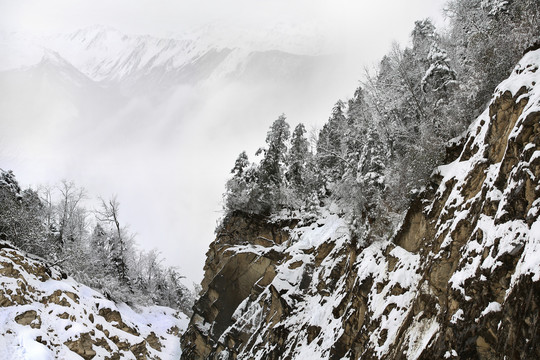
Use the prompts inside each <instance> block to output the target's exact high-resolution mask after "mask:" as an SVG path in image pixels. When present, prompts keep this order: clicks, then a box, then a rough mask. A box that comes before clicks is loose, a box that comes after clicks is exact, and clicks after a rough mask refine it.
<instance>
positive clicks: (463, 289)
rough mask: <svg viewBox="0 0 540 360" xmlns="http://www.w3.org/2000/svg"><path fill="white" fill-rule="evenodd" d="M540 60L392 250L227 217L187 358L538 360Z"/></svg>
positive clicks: (305, 221) (509, 86) (324, 218)
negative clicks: (539, 69)
mask: <svg viewBox="0 0 540 360" xmlns="http://www.w3.org/2000/svg"><path fill="white" fill-rule="evenodd" d="M539 65H540V50H536V51H531V52H529V53H528V54H526V55H525V56H524V58H523V59H522V60H521V61H520V62H519V64H518V65H517V66H516V68H515V69H514V71H513V73H512V75H511V76H510V77H509V78H508V79H507V80H506V81H504V82H503V83H501V84H500V85H499V87H498V88H497V90H496V91H495V94H494V96H493V99H492V101H491V102H490V104H489V106H488V108H487V109H486V110H485V112H484V113H483V114H482V115H481V116H479V117H478V118H477V119H476V120H475V121H474V122H473V123H472V125H471V126H470V128H469V130H468V132H467V133H466V134H465V135H464V136H463V137H462V138H461V139H459V140H456V141H454V142H453V143H452V146H450V147H449V148H448V149H447V161H446V163H447V164H446V165H443V166H440V167H439V168H438V169H436V170H435V171H434V173H433V175H432V178H431V185H430V187H429V188H427V189H426V190H425V191H424V192H423V193H421V194H420V195H419V196H418V197H417V198H416V199H415V200H414V201H413V203H412V204H411V206H410V209H409V211H408V213H407V214H406V217H405V220H404V221H403V224H402V226H401V227H400V230H399V231H398V232H397V233H396V234H394V235H393V236H391V237H390V238H389V239H387V240H385V241H380V240H379V241H374V242H370V241H369V239H368V240H367V241H358V240H357V239H356V238H355V237H352V236H351V235H350V231H349V227H348V225H347V223H346V222H345V221H344V220H343V219H342V218H341V217H340V216H339V214H335V213H333V212H332V211H331V210H329V209H321V212H320V214H317V215H316V216H312V215H308V214H300V215H299V216H293V217H282V218H279V217H274V218H257V217H249V216H245V215H242V214H230V215H229V216H228V217H227V218H225V219H224V221H223V224H222V225H221V227H220V228H219V229H218V231H217V238H216V240H215V241H214V242H213V243H212V244H211V246H210V250H209V252H208V258H207V261H206V265H205V278H204V280H203V283H202V286H203V292H202V296H201V298H200V299H199V301H198V302H197V303H196V305H195V307H194V311H195V313H194V315H193V317H192V319H191V322H190V324H189V327H188V330H187V331H186V333H185V334H184V336H183V338H182V346H183V349H184V351H183V354H182V359H359V358H362V359H536V358H540V345H539V344H540V326H539V321H538V320H539V319H538V316H539V315H538V314H539V306H540V220H539V218H538V213H539V211H540V196H539V195H540V182H539V177H540V71H538V68H539Z"/></svg>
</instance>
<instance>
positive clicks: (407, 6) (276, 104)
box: [0, 0, 442, 282]
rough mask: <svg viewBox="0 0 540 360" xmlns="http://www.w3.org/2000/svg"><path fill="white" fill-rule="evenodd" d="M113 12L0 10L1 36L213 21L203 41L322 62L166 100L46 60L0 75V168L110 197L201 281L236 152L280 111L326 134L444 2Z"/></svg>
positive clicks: (165, 93)
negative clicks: (373, 74)
mask: <svg viewBox="0 0 540 360" xmlns="http://www.w3.org/2000/svg"><path fill="white" fill-rule="evenodd" d="M110 3H111V2H108V1H104V0H100V1H94V2H83V1H67V0H65V1H64V0H63V1H60V0H53V1H48V2H46V3H45V2H40V1H26V2H16V3H15V2H9V1H0V14H1V15H0V30H1V31H2V32H4V33H9V32H13V31H17V32H23V33H26V34H30V35H31V36H41V35H43V34H54V33H65V32H69V31H72V30H75V29H78V28H81V27H85V26H89V25H94V24H105V25H109V26H113V27H115V28H117V29H119V30H121V31H123V32H126V33H136V34H151V35H154V36H169V37H170V36H180V35H178V34H185V33H187V32H190V31H191V29H194V28H201V27H203V26H206V25H208V24H211V27H209V28H208V31H206V32H205V36H207V37H210V38H212V37H213V38H214V42H216V43H220V42H221V43H223V44H226V45H227V46H235V41H237V42H238V45H237V46H246V45H245V44H248V45H247V46H252V48H253V49H255V50H270V49H272V48H273V47H274V43H275V44H277V45H275V46H281V47H284V48H282V49H281V50H286V51H289V52H293V53H294V50H295V47H296V48H297V49H298V51H297V52H296V53H298V54H304V53H306V52H309V51H311V52H313V54H311V55H318V56H312V57H306V58H302V60H301V61H302V62H300V64H301V65H290V66H291V69H293V70H294V73H293V74H290V73H287V72H285V73H284V74H277V73H269V72H267V71H265V69H267V68H268V66H274V67H275V66H277V65H276V64H275V63H268V62H265V61H263V60H261V63H260V64H259V65H257V66H255V65H253V66H252V67H251V68H249V69H251V70H249V71H247V70H246V71H244V72H243V73H241V74H237V76H236V75H234V74H233V76H226V77H223V78H219V77H218V78H215V77H209V78H207V79H206V80H204V81H194V82H184V83H178V84H174V85H170V86H168V87H165V88H163V89H160V90H155V89H153V88H151V87H148V86H147V83H145V82H140V83H137V82H134V83H130V85H129V86H127V85H125V84H107V86H104V85H103V84H99V83H96V82H92V81H89V79H84V78H80V76H79V75H80V74H77V73H76V72H73V73H70V71H71V70H69V71H67V70H65V69H64V70H62V71H58V68H57V67H55V65H54V64H52V65H51V64H48V63H42V64H41V65H37V66H34V67H31V68H25V69H24V70H15V69H9V70H8V69H4V71H3V72H0V168H3V169H12V170H14V172H15V174H16V176H17V178H18V179H19V181H20V182H21V184H23V185H24V186H33V187H36V186H38V185H39V184H44V183H49V184H53V183H55V182H58V181H59V180H61V179H72V180H74V181H75V182H76V183H77V184H78V185H79V186H84V187H85V188H86V189H87V191H88V193H89V194H91V195H92V196H98V195H99V196H103V197H109V196H111V195H113V194H116V195H117V197H118V200H119V201H120V204H121V207H120V217H121V220H122V221H123V222H124V224H125V225H129V227H130V229H131V231H133V232H135V233H137V237H136V240H137V242H138V243H139V244H140V247H141V248H143V249H147V250H149V249H151V248H154V247H156V248H158V249H159V250H160V251H161V252H162V254H163V256H164V257H165V258H166V259H167V264H169V265H175V266H178V267H179V268H180V271H181V272H182V273H183V274H185V275H186V276H188V277H189V278H190V279H192V280H193V281H196V282H199V281H200V280H201V278H202V274H203V272H202V268H203V265H204V259H205V257H204V255H205V252H206V250H207V248H208V244H209V243H210V242H211V241H212V240H213V231H214V228H215V225H216V222H217V221H218V219H219V217H220V216H221V215H222V204H221V200H222V198H221V194H222V193H223V191H224V184H225V181H226V179H227V177H228V176H229V171H230V169H231V168H232V166H233V164H234V160H235V158H236V156H237V155H238V153H240V152H241V151H242V150H246V151H247V152H248V155H253V153H254V152H255V150H256V149H257V148H258V147H260V146H263V145H264V139H265V136H266V131H267V129H268V127H269V126H270V124H271V123H272V121H273V120H275V119H276V118H277V117H278V116H279V115H280V114H281V113H285V114H286V116H287V118H288V120H289V122H290V124H291V126H294V125H296V124H297V123H299V122H303V123H305V124H306V125H307V127H308V128H318V127H321V126H322V124H323V123H324V121H325V120H326V119H327V117H328V115H329V114H330V110H331V108H332V106H333V104H334V103H335V102H336V101H337V100H338V99H340V98H341V99H346V98H347V97H348V96H351V95H352V93H353V92H354V89H355V87H356V86H357V85H358V80H359V79H360V78H361V76H362V74H363V72H364V68H365V67H366V66H367V67H369V66H372V65H373V63H374V62H375V61H376V60H377V59H379V58H380V57H381V56H382V55H383V54H384V53H385V52H386V51H387V50H388V49H389V48H390V45H391V42H392V41H393V40H397V41H400V42H402V43H404V42H406V41H407V39H408V34H409V33H410V31H411V30H412V27H413V24H414V20H417V19H422V18H425V17H431V18H434V19H435V21H436V22H438V23H442V18H441V16H440V9H441V7H442V2H441V1H409V2H402V1H386V2H378V3H377V4H375V3H374V2H364V1H355V2H353V1H343V0H340V1H287V2H285V1H240V0H235V1H228V2H220V1H181V2H179V1H172V0H171V1H159V2H156V1H152V2H151V1H140V0H138V1H127V0H124V1H116V2H114V5H113V4H110ZM231 24H232V25H231ZM220 29H221V30H220ZM224 29H226V30H227V31H225V30H224ZM235 32H237V33H238V34H242V36H233V35H235V34H236V33H235ZM288 32H290V37H289V36H288V37H285V35H286V34H288ZM30 35H29V36H30ZM250 36H252V38H250ZM284 39H287V41H283V40H284ZM289 40H290V41H289ZM240 41H241V43H240ZM285 42H286V44H285ZM285 47H286V48H285ZM306 49H308V50H306ZM309 49H315V50H309ZM321 54H332V55H331V56H322V55H321ZM60 55H61V54H60ZM6 56H10V55H9V54H8V55H6ZM13 56H15V55H13ZM263 58H264V57H263ZM23 60H24V59H18V58H13V59H10V63H15V64H16V63H17V62H18V61H19V62H20V63H23V62H24V61H23ZM268 61H269V60H268ZM291 61H292V60H291ZM294 61H296V60H294ZM298 61H300V60H298ZM306 64H307V65H306ZM280 66H281V65H280ZM287 66H289V65H284V67H285V68H287ZM300 70H302V71H300ZM218 75H219V74H218ZM74 79H78V80H76V81H74ZM81 79H82V80H81ZM126 86H127V87H129V88H128V89H126ZM90 204H92V201H90Z"/></svg>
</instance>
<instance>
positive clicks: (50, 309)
mask: <svg viewBox="0 0 540 360" xmlns="http://www.w3.org/2000/svg"><path fill="white" fill-rule="evenodd" d="M21 259H22V260H21ZM21 261H22V264H21ZM11 267H13V269H14V270H15V271H17V272H18V274H17V275H16V276H15V277H12V276H8V275H4V274H5V272H6V271H8V270H9V269H10V268H11ZM43 267H44V264H43V263H42V262H41V261H40V260H34V259H32V258H30V257H29V255H27V254H25V253H24V252H22V251H19V250H15V249H9V248H2V249H0V274H2V275H1V276H0V295H1V296H0V297H2V296H3V297H4V298H6V299H9V300H10V302H11V303H10V304H9V303H8V305H4V306H3V307H0V359H3V360H4V359H5V360H46V359H81V357H80V356H79V355H78V354H76V353H75V352H72V351H71V350H70V349H69V348H68V346H66V345H65V343H66V342H68V341H74V340H77V339H79V338H80V337H81V336H82V335H83V334H86V333H90V335H91V337H92V339H104V341H105V342H106V343H107V345H108V346H109V347H110V348H111V350H112V351H113V352H119V353H120V354H121V356H123V358H125V359H135V356H134V354H133V353H132V352H131V351H122V350H119V348H118V346H117V345H116V343H115V342H113V341H111V338H113V337H115V336H116V337H117V338H118V341H120V342H127V343H129V344H130V346H131V345H135V344H139V343H141V342H142V341H144V340H145V339H146V338H147V337H148V336H149V335H150V334H151V333H152V332H153V333H154V334H155V335H156V336H157V337H158V338H159V341H160V343H161V345H162V348H161V350H160V351H158V350H156V349H154V348H152V347H150V346H147V349H148V356H150V357H152V358H159V359H178V358H179V357H180V354H181V349H180V340H179V337H178V334H181V333H182V332H183V331H184V330H185V329H186V327H187V325H188V322H189V319H188V317H187V316H186V315H185V314H183V313H181V312H179V311H177V310H173V309H170V308H166V307H161V306H150V307H138V308H132V307H129V306H127V305H126V304H116V303H114V302H113V301H110V300H107V299H106V298H105V297H104V296H103V295H102V294H100V293H99V292H97V291H95V290H93V289H91V288H89V287H87V286H84V285H81V284H79V283H77V282H76V281H75V280H73V279H72V278H67V279H62V277H61V275H60V273H59V272H58V271H57V270H55V269H54V268H52V269H51V271H52V276H51V277H50V278H48V279H46V280H45V281H43V280H44V278H43V277H41V276H37V275H36V271H38V269H43ZM15 294H17V295H20V296H21V297H22V298H16V297H15ZM55 294H59V298H58V299H59V300H60V301H58V303H55V302H53V301H49V300H47V298H48V297H50V296H54V295H55ZM70 294H74V295H70ZM101 309H110V310H111V311H117V312H119V313H120V315H121V319H122V321H123V323H124V324H125V325H127V326H129V327H130V328H131V329H134V330H135V331H136V332H137V333H138V334H139V335H133V334H132V333H129V332H126V331H123V330H121V329H120V324H118V323H117V322H116V321H113V322H108V321H107V320H106V319H105V318H104V317H103V316H101V315H99V311H100V310H101ZM28 311H35V312H36V313H37V319H35V320H34V321H32V322H31V323H30V324H28V325H23V324H19V323H17V322H16V320H15V318H16V317H17V316H18V315H21V314H24V313H26V312H28ZM175 329H177V331H176V335H175V334H174V332H175ZM93 350H94V351H95V352H96V357H95V359H102V358H104V357H105V356H110V355H111V354H110V352H109V351H107V350H106V349H105V348H103V347H100V346H96V345H94V346H93Z"/></svg>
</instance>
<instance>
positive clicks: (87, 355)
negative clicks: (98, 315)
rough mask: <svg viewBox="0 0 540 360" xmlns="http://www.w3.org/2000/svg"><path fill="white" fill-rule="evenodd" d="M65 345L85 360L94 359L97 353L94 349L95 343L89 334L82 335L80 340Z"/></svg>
mask: <svg viewBox="0 0 540 360" xmlns="http://www.w3.org/2000/svg"><path fill="white" fill-rule="evenodd" d="M64 344H65V345H67V347H68V348H69V350H71V351H73V352H74V353H76V354H78V355H80V356H81V357H82V358H83V359H85V360H89V359H92V358H93V357H94V356H96V352H95V351H94V349H93V348H92V347H93V344H94V341H93V340H92V337H91V336H90V334H89V333H84V334H81V336H80V337H79V339H77V340H69V341H66V342H65V343H64Z"/></svg>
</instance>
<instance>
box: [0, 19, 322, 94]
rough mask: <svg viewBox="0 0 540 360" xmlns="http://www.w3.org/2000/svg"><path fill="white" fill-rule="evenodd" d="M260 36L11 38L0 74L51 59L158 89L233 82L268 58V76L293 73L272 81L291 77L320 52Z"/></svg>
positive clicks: (2, 44)
mask: <svg viewBox="0 0 540 360" xmlns="http://www.w3.org/2000/svg"><path fill="white" fill-rule="evenodd" d="M281 31H282V32H283V31H284V30H283V29H281ZM223 34H227V36H224V35H223ZM233 34H235V35H233ZM263 34H264V35H259V36H258V37H257V36H254V35H253V34H246V32H245V31H238V30H235V28H233V27H230V28H227V29H223V28H220V27H219V28H218V27H215V26H211V25H208V26H206V27H203V28H200V29H197V30H195V31H192V32H190V33H185V34H182V35H181V36H179V37H178V38H158V37H153V36H149V35H127V34H123V33H122V32H120V31H118V30H116V29H113V28H110V27H104V26H92V27H89V28H85V29H80V30H77V31H75V32H72V33H69V34H60V35H54V36H46V37H25V36H22V35H20V34H11V35H4V36H3V37H1V38H0V48H2V49H3V52H4V53H5V54H8V55H7V56H6V57H5V58H4V60H3V61H2V62H1V63H0V70H10V69H15V68H18V67H21V65H23V66H29V65H35V64H38V63H39V62H40V61H42V59H43V58H44V57H49V56H50V54H51V53H53V54H55V56H56V57H58V58H62V59H64V61H65V62H66V63H69V64H71V65H72V66H73V67H75V68H76V69H78V70H79V71H80V72H81V73H83V74H85V75H86V76H87V77H88V78H90V79H91V80H93V81H98V82H126V81H127V82H128V83H129V84H131V82H133V81H135V80H137V79H146V80H148V79H153V80H154V81H156V82H158V83H164V82H167V83H173V82H174V83H191V84H193V83H197V82H199V81H201V80H208V79H214V80H216V79H220V78H223V77H227V76H235V77H238V76H241V74H242V73H243V72H244V71H246V70H247V71H249V69H250V68H251V67H255V68H256V69H257V68H258V67H260V61H261V56H260V54H267V55H268V54H269V56H266V55H265V56H263V57H262V58H264V59H267V60H268V61H269V65H270V66H272V63H274V66H273V69H272V68H271V69H267V70H270V71H272V70H279V69H277V68H276V66H275V64H278V65H279V67H281V68H283V67H285V68H286V67H291V66H292V69H291V70H293V71H285V72H281V73H280V72H279V71H278V72H277V73H274V76H280V75H288V76H290V75H292V73H293V72H294V71H295V70H299V69H300V66H305V65H308V63H310V62H313V60H314V59H316V57H314V56H313V55H319V54H320V52H321V51H320V50H317V49H308V48H307V47H306V46H305V45H304V46H303V47H302V46H300V45H298V44H313V41H307V39H306V38H307V36H308V35H304V37H300V38H295V39H296V41H295V42H294V43H291V42H290V41H289V42H287V41H281V40H279V39H286V38H287V37H285V36H279V35H272V33H270V34H268V33H263ZM231 39H234V40H235V41H232V40H231ZM271 39H274V41H271ZM299 39H300V40H303V41H298V40H299ZM315 43H317V42H315ZM321 43H322V39H321ZM263 44H264V45H263ZM283 49H285V50H283ZM291 60H292V61H291ZM252 72H253V71H252Z"/></svg>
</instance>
